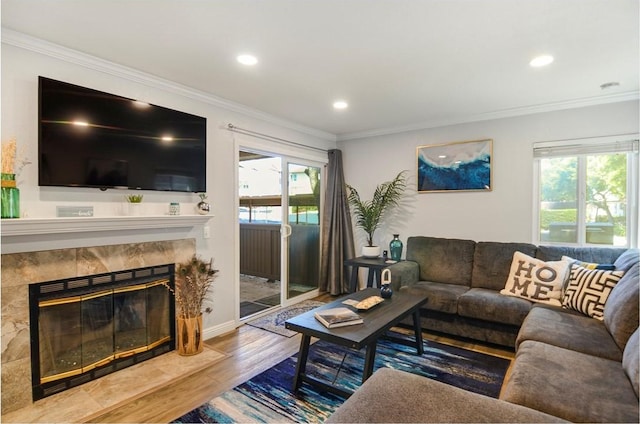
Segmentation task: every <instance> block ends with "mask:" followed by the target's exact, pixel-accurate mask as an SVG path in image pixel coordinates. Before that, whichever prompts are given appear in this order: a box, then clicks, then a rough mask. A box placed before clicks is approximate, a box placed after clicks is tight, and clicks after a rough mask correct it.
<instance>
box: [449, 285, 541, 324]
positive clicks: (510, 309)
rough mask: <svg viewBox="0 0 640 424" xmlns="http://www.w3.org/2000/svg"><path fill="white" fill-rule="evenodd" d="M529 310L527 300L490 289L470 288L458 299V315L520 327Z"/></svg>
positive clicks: (529, 306)
mask: <svg viewBox="0 0 640 424" xmlns="http://www.w3.org/2000/svg"><path fill="white" fill-rule="evenodd" d="M530 310H531V302H529V301H528V300H525V299H520V298H517V297H511V296H503V295H501V294H500V293H498V292H497V291H495V290H490V289H480V288H472V289H471V290H469V291H468V292H466V293H464V294H463V295H462V296H460V298H459V299H458V315H460V316H463V317H469V318H477V319H481V320H485V321H492V322H499V323H503V324H511V325H518V326H519V325H521V324H522V321H523V320H524V318H525V317H526V316H527V314H528V313H529V311H530Z"/></svg>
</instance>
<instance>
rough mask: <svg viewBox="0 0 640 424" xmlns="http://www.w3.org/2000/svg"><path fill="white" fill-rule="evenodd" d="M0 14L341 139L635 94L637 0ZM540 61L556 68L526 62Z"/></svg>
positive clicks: (40, 2)
mask: <svg viewBox="0 0 640 424" xmlns="http://www.w3.org/2000/svg"><path fill="white" fill-rule="evenodd" d="M1 13H2V26H3V27H4V28H8V29H10V30H13V31H17V32H20V33H24V34H27V35H30V36H33V37H37V38H41V39H44V40H47V41H50V42H52V43H55V44H58V45H61V46H64V47H68V48H71V49H74V50H77V51H80V52H84V53H87V54H90V55H93V56H96V57H99V58H102V59H106V60H108V61H111V62H114V63H117V64H120V65H124V66H127V67H130V68H134V69H136V70H140V71H144V72H146V73H149V74H152V75H154V76H157V77H161V78H163V79H166V80H170V81H173V82H176V83H180V84H182V85H185V86H188V87H191V88H193V89H195V90H198V91H199V92H204V93H207V94H208V95H212V96H214V97H215V98H221V99H224V100H225V101H229V102H230V103H231V104H241V105H244V106H247V107H249V108H251V109H252V110H253V109H255V110H257V111H261V112H265V113H266V114H268V115H269V116H273V117H275V118H278V119H282V120H286V121H287V122H291V123H293V124H295V125H299V126H303V127H306V128H309V129H314V130H320V131H321V132H324V133H328V134H329V135H330V136H331V137H333V136H335V138H337V139H343V140H346V139H349V138H356V137H359V136H364V135H371V134H381V133H385V132H394V131H401V130H406V129H413V128H423V127H429V126H437V125H445V124H450V123H459V122H467V121H473V120H480V119H488V118H489V117H499V116H513V115H518V114H525V113H532V112H536V111H543V110H555V109H562V108H566V107H576V106H584V105H589V104H599V103H609V102H614V101H622V100H630V99H637V98H638V82H639V78H640V77H639V72H638V68H639V37H640V36H639V24H638V21H639V2H638V1H637V0H348V1H347V0H268V1H267V0H226V1H216V0H209V1H203V0H200V1H195V0H171V1H169V0H137V1H133V0H129V1H123V0H111V1H108V0H92V1H86V0H2V9H1ZM241 53H252V54H254V55H255V56H257V58H258V60H259V62H258V64H257V65H255V66H252V67H247V66H244V65H241V64H239V63H238V62H237V61H236V56H237V55H238V54H241ZM540 54H550V55H553V56H554V58H555V61H554V62H553V63H552V64H551V65H549V66H547V67H543V68H532V67H530V66H529V61H530V60H531V59H532V58H533V57H534V56H537V55H540ZM614 81H615V82H618V83H619V85H618V86H614V87H612V88H609V89H606V90H603V89H601V87H600V85H601V84H603V83H608V82H614ZM338 99H341V100H345V101H347V102H348V103H349V107H348V108H347V109H343V110H335V109H334V108H333V107H332V103H333V102H334V101H336V100H338Z"/></svg>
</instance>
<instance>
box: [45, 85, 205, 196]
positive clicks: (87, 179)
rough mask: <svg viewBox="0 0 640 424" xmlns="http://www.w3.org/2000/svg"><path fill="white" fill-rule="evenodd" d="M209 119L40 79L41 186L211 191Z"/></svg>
mask: <svg viewBox="0 0 640 424" xmlns="http://www.w3.org/2000/svg"><path fill="white" fill-rule="evenodd" d="M206 134H207V120H206V118H203V117H199V116H195V115H191V114H188V113H184V112H178V111H176V110H171V109H167V108H164V107H160V106H154V105H150V104H148V103H143V102H139V101H135V100H132V99H127V98H125V97H120V96H116V95H113V94H108V93H104V92H101V91H97V90H92V89H89V88H84V87H79V86H77V85H73V84H68V83H66V82H61V81H56V80H53V79H49V78H45V77H40V78H39V133H38V137H39V139H38V157H39V161H38V172H39V175H38V181H39V185H40V186H64V187H96V188H101V189H107V188H128V189H140V190H165V191H185V192H204V191H206V156H207V155H206V144H207V143H206Z"/></svg>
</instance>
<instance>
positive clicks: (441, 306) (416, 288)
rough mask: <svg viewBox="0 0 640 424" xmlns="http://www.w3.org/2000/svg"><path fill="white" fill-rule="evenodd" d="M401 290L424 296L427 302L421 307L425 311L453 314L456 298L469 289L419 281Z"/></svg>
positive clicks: (456, 308) (456, 310) (455, 311)
mask: <svg viewBox="0 0 640 424" xmlns="http://www.w3.org/2000/svg"><path fill="white" fill-rule="evenodd" d="M401 290H402V291H407V292H408V293H412V294H419V295H426V296H427V298H428V300H427V303H426V304H425V305H424V306H423V308H425V309H430V310H433V311H440V312H446V313H448V314H455V313H457V312H458V298H459V297H460V296H461V295H462V294H463V293H465V292H466V291H467V290H469V287H466V286H458V285H455V284H443V283H434V282H432V281H419V282H417V283H416V284H412V285H411V286H406V287H402V288H401Z"/></svg>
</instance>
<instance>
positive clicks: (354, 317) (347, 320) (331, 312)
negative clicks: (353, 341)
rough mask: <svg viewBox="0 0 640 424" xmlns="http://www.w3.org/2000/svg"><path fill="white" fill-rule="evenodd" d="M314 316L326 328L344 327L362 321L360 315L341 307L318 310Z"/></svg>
mask: <svg viewBox="0 0 640 424" xmlns="http://www.w3.org/2000/svg"><path fill="white" fill-rule="evenodd" d="M315 317H316V319H317V320H318V321H320V322H321V323H322V324H323V325H324V326H325V327H327V328H336V327H344V326H347V325H356V324H362V323H363V322H364V321H363V320H362V318H361V317H360V315H358V314H357V313H355V312H353V311H352V310H351V309H349V308H343V307H340V308H331V309H324V310H321V311H318V312H316V313H315Z"/></svg>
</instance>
